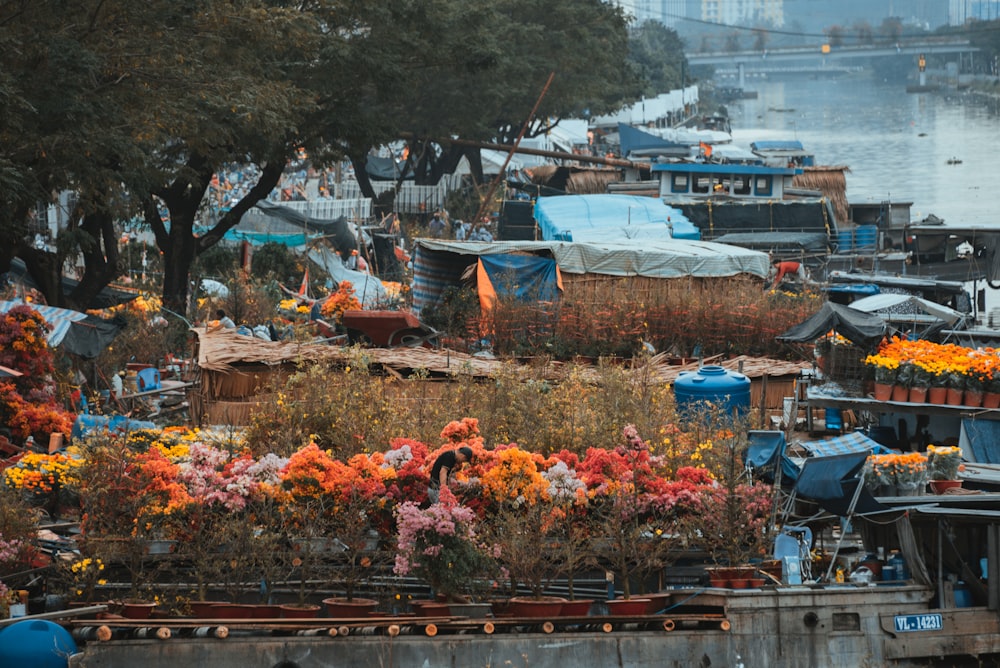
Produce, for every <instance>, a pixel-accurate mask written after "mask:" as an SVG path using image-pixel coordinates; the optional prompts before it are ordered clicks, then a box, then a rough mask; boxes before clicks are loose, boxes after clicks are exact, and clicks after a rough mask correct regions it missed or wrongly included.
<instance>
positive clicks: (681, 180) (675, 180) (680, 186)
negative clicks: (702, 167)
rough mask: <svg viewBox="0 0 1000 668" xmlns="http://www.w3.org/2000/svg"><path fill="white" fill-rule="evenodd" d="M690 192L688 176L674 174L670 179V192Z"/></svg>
mask: <svg viewBox="0 0 1000 668" xmlns="http://www.w3.org/2000/svg"><path fill="white" fill-rule="evenodd" d="M687 191H688V175H687V174H674V175H672V176H671V177H670V192H672V193H686V192H687Z"/></svg>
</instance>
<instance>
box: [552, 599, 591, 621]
mask: <svg viewBox="0 0 1000 668" xmlns="http://www.w3.org/2000/svg"><path fill="white" fill-rule="evenodd" d="M593 604H594V600H593V599H591V598H581V599H577V600H575V601H566V602H565V603H563V606H562V610H561V611H560V612H559V614H560V615H562V616H563V617H586V616H587V615H589V614H590V608H591V606H592V605H593Z"/></svg>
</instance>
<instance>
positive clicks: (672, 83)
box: [628, 21, 687, 97]
mask: <svg viewBox="0 0 1000 668" xmlns="http://www.w3.org/2000/svg"><path fill="white" fill-rule="evenodd" d="M628 57H629V61H630V62H631V63H632V64H633V65H634V66H635V67H636V68H637V69H638V71H639V73H640V75H641V76H642V79H643V94H644V95H645V96H647V97H655V96H656V95H659V94H660V93H666V92H668V91H670V90H675V89H678V88H680V87H681V84H682V81H681V73H682V72H683V71H684V70H685V69H686V67H687V62H686V60H687V59H686V58H685V56H684V44H683V43H682V42H681V39H680V37H679V36H678V35H677V32H676V31H674V30H672V29H670V28H667V27H666V26H664V25H663V24H662V23H660V22H659V21H646V22H644V23H642V24H641V25H640V26H639V27H638V28H635V29H634V30H633V31H632V34H631V35H630V39H629V55H628Z"/></svg>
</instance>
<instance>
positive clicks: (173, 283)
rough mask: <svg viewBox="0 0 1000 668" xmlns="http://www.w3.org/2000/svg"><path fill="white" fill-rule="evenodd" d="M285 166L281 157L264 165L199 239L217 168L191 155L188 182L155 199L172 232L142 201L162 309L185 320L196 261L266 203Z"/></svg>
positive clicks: (150, 201)
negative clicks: (157, 256)
mask: <svg viewBox="0 0 1000 668" xmlns="http://www.w3.org/2000/svg"><path fill="white" fill-rule="evenodd" d="M284 164H285V161H284V159H282V158H281V157H280V156H278V157H276V159H274V160H271V161H270V162H268V163H267V164H265V165H264V166H263V168H262V170H261V176H260V179H259V180H258V181H257V183H256V184H255V185H254V187H253V188H251V189H250V191H249V192H248V193H247V194H246V195H244V196H243V199H241V200H240V201H239V202H237V203H236V205H235V206H233V208H231V209H230V210H229V211H228V212H227V213H226V214H225V215H224V216H223V217H222V218H221V219H220V220H219V222H218V223H216V224H215V226H214V227H213V228H212V229H211V230H209V231H208V232H206V233H205V234H204V235H202V236H200V237H199V236H196V235H195V233H194V226H195V222H196V221H197V214H198V209H199V207H200V206H201V202H202V200H203V198H204V196H205V193H206V191H207V190H208V187H209V185H210V184H211V181H212V175H213V174H214V173H215V166H214V165H211V164H209V163H208V161H207V160H205V159H204V158H203V157H201V156H198V155H195V156H192V157H191V158H190V159H189V160H188V164H187V167H188V168H189V173H190V174H193V176H192V177H190V178H178V179H176V180H175V181H173V182H172V183H171V184H170V185H168V186H166V187H165V188H161V189H160V190H158V191H156V192H155V193H154V194H155V195H156V196H157V197H159V198H160V199H162V200H163V202H164V204H166V205H167V210H168V211H169V212H170V231H169V232H168V231H167V229H166V226H165V225H164V223H163V221H162V220H161V219H160V215H159V211H158V209H157V206H156V201H155V200H154V199H153V197H152V196H150V197H148V198H147V199H146V200H145V201H144V202H143V211H144V213H145V219H146V222H147V223H148V224H149V226H150V227H151V228H152V230H153V234H154V236H155V237H156V245H157V247H159V249H160V250H161V251H162V252H163V305H164V307H166V308H167V309H170V310H171V311H173V312H175V313H179V314H182V315H185V316H186V315H187V303H188V280H189V278H190V274H191V265H192V264H193V263H194V261H195V259H196V258H197V257H198V255H200V254H201V253H203V252H204V251H206V250H208V249H209V248H211V247H212V246H214V245H215V244H217V243H219V241H221V240H222V238H223V236H225V234H226V232H228V231H229V230H231V229H232V228H234V227H236V226H237V225H238V224H239V222H240V219H242V218H243V214H245V213H246V212H247V211H249V210H250V208H251V207H253V206H254V205H255V204H257V202H259V201H261V200H262V199H264V198H266V197H267V195H268V193H270V192H271V191H272V190H273V189H274V187H275V186H276V185H278V181H279V179H280V178H281V173H282V171H283V169H284Z"/></svg>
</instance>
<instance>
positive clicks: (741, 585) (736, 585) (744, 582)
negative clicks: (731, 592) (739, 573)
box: [729, 578, 750, 589]
mask: <svg viewBox="0 0 1000 668" xmlns="http://www.w3.org/2000/svg"><path fill="white" fill-rule="evenodd" d="M749 586H750V580H749V579H744V578H736V579H733V580H730V581H729V588H730V589H746V588H747V587H749Z"/></svg>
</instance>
